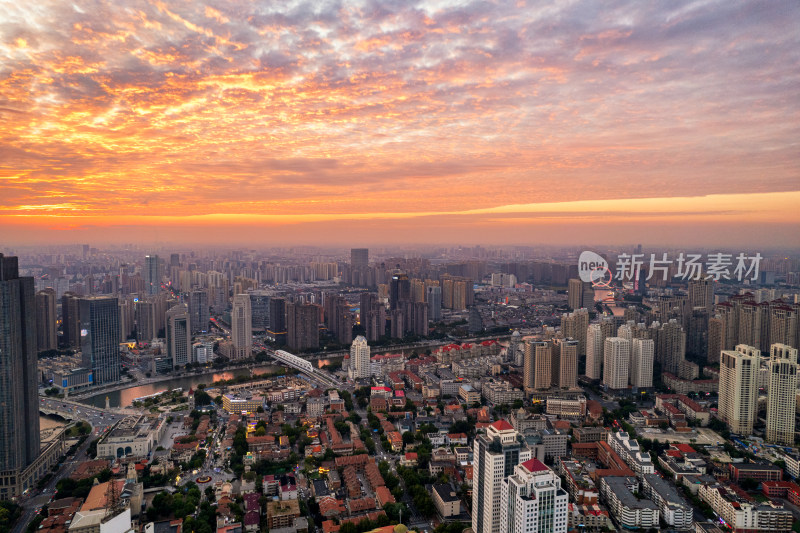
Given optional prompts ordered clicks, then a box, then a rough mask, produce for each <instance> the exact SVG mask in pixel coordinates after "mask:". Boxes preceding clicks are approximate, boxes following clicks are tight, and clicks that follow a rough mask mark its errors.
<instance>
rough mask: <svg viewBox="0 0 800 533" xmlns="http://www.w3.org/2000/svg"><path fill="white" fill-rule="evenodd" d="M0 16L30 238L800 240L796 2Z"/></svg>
mask: <svg viewBox="0 0 800 533" xmlns="http://www.w3.org/2000/svg"><path fill="white" fill-rule="evenodd" d="M0 10H2V12H3V15H2V16H0V121H1V122H0V123H2V127H0V234H3V233H5V234H6V237H4V240H7V241H8V242H15V241H17V242H22V241H30V242H44V241H59V242H79V241H89V240H92V241H119V240H125V241H126V242H128V241H131V240H151V239H154V238H157V239H160V240H164V239H187V240H190V241H193V242H196V241H201V240H203V239H208V240H209V241H216V242H275V243H285V242H286V243H288V242H302V243H318V242H328V243H331V242H337V243H343V244H347V243H378V242H394V241H396V242H439V243H441V242H454V243H473V242H476V243H477V242H480V243H484V244H492V243H493V242H496V243H536V242H550V243H552V242H572V243H585V242H592V241H598V242H628V241H637V242H640V241H643V242H646V243H658V242H664V243H670V244H672V243H674V244H680V243H686V244H692V243H703V244H714V243H719V244H725V245H734V244H738V243H742V244H745V243H746V244H752V243H767V244H775V245H784V244H792V245H797V244H798V242H800V241H799V240H798V237H797V235H798V231H797V230H798V227H800V209H798V206H800V2H797V1H796V0H774V1H763V2H753V1H745V2H740V1H733V0H723V1H694V2H681V1H669V2H642V1H631V2H609V1H598V2H589V1H581V2H571V1H566V0H565V1H558V2H544V1H542V2H533V1H525V0H519V1H516V2H513V1H508V2H504V1H501V2H485V1H475V2H456V1H448V0H440V1H437V0H434V1H429V2H412V1H404V0H397V1H381V0H366V1H358V2H350V1H332V2H327V1H319V0H316V1H309V2H285V1H281V2H265V1H261V2H251V1H237V0H234V1H231V0H224V1H222V0H220V1H207V2H200V1H182V0H175V1H159V0H118V1H113V2H109V1H101V0H77V1H75V2H64V1H52V2H49V1H46V0H37V1H35V2H30V1H29V2H18V1H8V0H0ZM699 228H702V231H698V229H699Z"/></svg>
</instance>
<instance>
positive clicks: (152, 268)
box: [142, 255, 162, 294]
mask: <svg viewBox="0 0 800 533" xmlns="http://www.w3.org/2000/svg"><path fill="white" fill-rule="evenodd" d="M142 274H143V276H142V277H143V278H144V290H145V292H147V294H158V292H159V291H160V290H161V277H162V275H161V261H160V260H159V258H158V256H157V255H146V256H145V258H144V272H143V273H142Z"/></svg>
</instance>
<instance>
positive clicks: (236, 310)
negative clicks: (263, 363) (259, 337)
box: [231, 294, 253, 359]
mask: <svg viewBox="0 0 800 533" xmlns="http://www.w3.org/2000/svg"><path fill="white" fill-rule="evenodd" d="M231 341H232V342H233V359H247V358H249V357H251V356H252V355H253V312H252V310H251V309H250V296H248V295H247V294H236V295H234V297H233V308H232V309H231Z"/></svg>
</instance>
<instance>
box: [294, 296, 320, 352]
mask: <svg viewBox="0 0 800 533" xmlns="http://www.w3.org/2000/svg"><path fill="white" fill-rule="evenodd" d="M286 332H287V333H286V344H287V345H288V346H289V348H290V349H292V350H305V349H307V348H319V307H317V306H316V305H314V304H300V303H289V304H286Z"/></svg>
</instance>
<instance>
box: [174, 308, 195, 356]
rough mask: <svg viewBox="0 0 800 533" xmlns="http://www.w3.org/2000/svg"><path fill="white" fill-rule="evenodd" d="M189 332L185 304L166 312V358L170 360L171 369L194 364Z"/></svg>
mask: <svg viewBox="0 0 800 533" xmlns="http://www.w3.org/2000/svg"><path fill="white" fill-rule="evenodd" d="M191 331H192V330H191V319H190V318H189V308H188V307H187V305H186V304H178V305H176V306H175V307H173V308H171V309H170V310H169V311H167V356H168V357H169V358H170V359H171V360H172V367H173V368H179V367H182V366H186V365H187V364H189V363H192V362H194V361H193V357H192V355H193V353H192V333H191Z"/></svg>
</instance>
